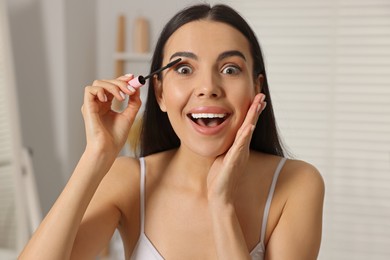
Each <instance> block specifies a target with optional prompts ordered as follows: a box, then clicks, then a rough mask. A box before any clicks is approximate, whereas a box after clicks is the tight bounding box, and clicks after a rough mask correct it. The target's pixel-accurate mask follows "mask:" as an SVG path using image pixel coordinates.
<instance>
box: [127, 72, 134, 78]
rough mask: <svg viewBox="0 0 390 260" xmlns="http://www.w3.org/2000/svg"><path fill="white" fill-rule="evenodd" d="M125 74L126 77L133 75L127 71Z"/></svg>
mask: <svg viewBox="0 0 390 260" xmlns="http://www.w3.org/2000/svg"><path fill="white" fill-rule="evenodd" d="M125 76H126V77H132V76H134V75H133V74H131V73H127V74H125Z"/></svg>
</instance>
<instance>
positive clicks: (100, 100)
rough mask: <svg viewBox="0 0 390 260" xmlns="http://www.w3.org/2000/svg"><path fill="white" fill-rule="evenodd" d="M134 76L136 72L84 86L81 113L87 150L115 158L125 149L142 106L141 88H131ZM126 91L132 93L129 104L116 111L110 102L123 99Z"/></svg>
mask: <svg viewBox="0 0 390 260" xmlns="http://www.w3.org/2000/svg"><path fill="white" fill-rule="evenodd" d="M132 78H133V75H129V74H128V75H126V76H121V77H119V78H117V79H112V80H95V81H94V82H93V84H92V86H87V87H85V93H84V104H83V106H82V107H81V112H82V114H83V117H84V123H85V130H86V137H87V149H92V150H93V151H95V152H99V153H102V152H103V153H106V154H110V155H113V156H115V157H116V156H117V155H118V153H119V151H120V150H121V149H122V147H123V145H124V144H125V142H126V140H127V137H128V135H129V131H130V128H131V126H132V124H133V122H134V119H135V117H136V115H137V112H138V110H139V108H140V106H141V99H140V90H139V89H137V90H135V89H134V88H132V87H129V88H128V82H129V81H130V80H131V79H132ZM124 94H128V95H129V101H128V104H127V107H126V108H125V109H124V110H123V111H122V112H116V111H113V110H112V109H111V105H112V101H113V99H114V97H115V98H116V99H118V100H119V101H123V100H125V95H124Z"/></svg>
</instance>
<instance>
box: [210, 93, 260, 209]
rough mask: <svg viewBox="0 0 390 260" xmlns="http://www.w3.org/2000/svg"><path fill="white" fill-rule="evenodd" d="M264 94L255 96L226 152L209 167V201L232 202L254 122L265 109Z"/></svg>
mask: <svg viewBox="0 0 390 260" xmlns="http://www.w3.org/2000/svg"><path fill="white" fill-rule="evenodd" d="M266 105H267V103H266V102H265V95H264V94H262V93H260V94H257V95H256V96H255V98H254V99H253V102H252V104H251V106H250V107H249V110H248V112H247V114H246V117H245V120H244V122H243V123H242V125H241V127H240V128H239V130H238V131H237V134H236V138H235V139H234V142H233V144H232V146H231V147H230V149H229V150H228V151H227V153H226V154H224V155H221V156H219V157H217V159H216V160H215V161H214V163H213V165H212V166H211V168H210V171H209V175H208V179H207V188H208V199H209V201H211V202H213V203H212V204H214V203H217V204H221V203H222V204H226V203H232V202H233V200H234V196H233V194H234V190H235V187H236V183H237V181H238V179H239V178H240V176H241V174H242V173H243V169H244V168H245V165H246V163H247V161H248V158H249V146H250V142H251V139H252V134H253V131H254V129H255V126H256V122H257V120H258V118H259V116H260V114H261V112H262V111H263V110H264V109H265V107H266Z"/></svg>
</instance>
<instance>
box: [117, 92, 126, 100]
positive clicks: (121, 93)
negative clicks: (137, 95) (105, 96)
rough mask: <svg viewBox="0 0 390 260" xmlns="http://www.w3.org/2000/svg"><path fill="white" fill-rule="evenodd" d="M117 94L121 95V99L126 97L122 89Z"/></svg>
mask: <svg viewBox="0 0 390 260" xmlns="http://www.w3.org/2000/svg"><path fill="white" fill-rule="evenodd" d="M119 94H120V95H121V97H122V98H123V99H125V98H126V95H125V93H123V92H122V91H119Z"/></svg>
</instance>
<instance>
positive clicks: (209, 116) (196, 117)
mask: <svg viewBox="0 0 390 260" xmlns="http://www.w3.org/2000/svg"><path fill="white" fill-rule="evenodd" d="M187 116H188V117H189V118H190V119H191V120H192V121H193V122H194V123H196V124H197V125H200V126H203V127H216V126H219V125H220V124H222V123H223V122H224V121H225V120H226V118H228V114H225V113H223V114H213V113H191V114H188V115H187Z"/></svg>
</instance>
